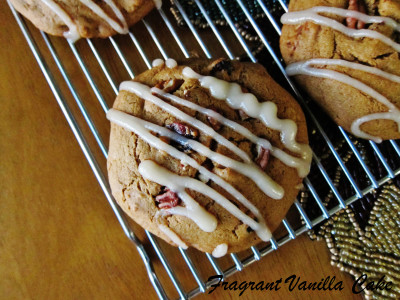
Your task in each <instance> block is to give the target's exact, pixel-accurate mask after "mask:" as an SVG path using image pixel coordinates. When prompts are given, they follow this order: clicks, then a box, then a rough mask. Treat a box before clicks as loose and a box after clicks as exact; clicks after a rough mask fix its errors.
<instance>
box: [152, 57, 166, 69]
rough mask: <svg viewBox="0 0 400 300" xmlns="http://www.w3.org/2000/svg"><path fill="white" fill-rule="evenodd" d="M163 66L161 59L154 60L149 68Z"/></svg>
mask: <svg viewBox="0 0 400 300" xmlns="http://www.w3.org/2000/svg"><path fill="white" fill-rule="evenodd" d="M163 64H164V60H163V59H161V58H156V59H155V60H153V62H152V63H151V66H152V67H153V68H154V67H158V66H161V65H163Z"/></svg>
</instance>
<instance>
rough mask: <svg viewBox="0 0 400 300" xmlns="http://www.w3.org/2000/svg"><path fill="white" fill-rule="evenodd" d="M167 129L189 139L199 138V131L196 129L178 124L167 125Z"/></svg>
mask: <svg viewBox="0 0 400 300" xmlns="http://www.w3.org/2000/svg"><path fill="white" fill-rule="evenodd" d="M167 128H169V129H172V130H173V131H175V132H176V133H178V134H180V135H183V136H184V137H187V138H190V139H197V138H198V137H199V131H198V130H197V129H195V128H192V127H190V126H188V125H186V124H183V123H180V122H174V123H171V124H169V125H167Z"/></svg>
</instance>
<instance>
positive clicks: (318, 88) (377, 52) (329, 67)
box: [280, 0, 400, 142]
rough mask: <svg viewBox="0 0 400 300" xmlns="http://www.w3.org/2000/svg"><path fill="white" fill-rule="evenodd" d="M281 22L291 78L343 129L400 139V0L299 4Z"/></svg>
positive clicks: (303, 0) (307, 0)
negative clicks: (293, 77)
mask: <svg viewBox="0 0 400 300" xmlns="http://www.w3.org/2000/svg"><path fill="white" fill-rule="evenodd" d="M281 21H282V23H283V24H284V26H283V28H282V36H281V40H280V48H281V53H282V56H283V58H284V60H285V62H286V64H287V66H288V67H287V72H288V74H289V75H291V76H296V77H295V79H296V80H297V81H298V83H299V86H300V87H301V88H303V89H304V90H305V91H306V92H307V93H308V94H309V95H310V96H311V98H312V99H314V100H315V101H316V102H318V103H319V104H320V106H321V107H322V108H323V109H324V110H325V111H326V112H327V113H328V114H329V115H330V116H331V117H332V119H333V120H334V121H335V122H336V123H337V124H338V125H340V126H342V127H343V128H344V129H345V130H347V131H349V132H351V133H353V134H354V135H355V136H357V137H360V138H364V139H370V140H374V141H375V142H381V141H382V140H388V139H398V138H400V130H399V127H400V110H399V108H400V56H399V51H400V44H399V42H400V33H399V30H400V25H399V22H400V2H399V1H398V0H385V1H383V0H379V1H378V0H377V1H372V0H366V1H365V2H364V0H350V1H348V0H332V1H329V2H327V1H324V0H291V1H290V5H289V12H288V13H286V14H284V15H283V16H282V19H281Z"/></svg>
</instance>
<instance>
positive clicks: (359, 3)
mask: <svg viewBox="0 0 400 300" xmlns="http://www.w3.org/2000/svg"><path fill="white" fill-rule="evenodd" d="M347 9H348V10H354V11H359V12H361V13H363V14H365V13H366V12H367V8H366V7H365V3H364V0H350V1H349V7H348V8H347ZM346 25H347V27H349V28H352V29H355V28H356V27H357V29H363V28H364V27H365V23H364V22H362V21H360V20H357V19H356V18H351V17H347V18H346Z"/></svg>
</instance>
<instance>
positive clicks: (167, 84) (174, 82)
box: [155, 78, 185, 93]
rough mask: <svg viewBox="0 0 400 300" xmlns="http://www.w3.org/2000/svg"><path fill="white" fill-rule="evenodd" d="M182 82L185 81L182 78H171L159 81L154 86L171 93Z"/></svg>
mask: <svg viewBox="0 0 400 300" xmlns="http://www.w3.org/2000/svg"><path fill="white" fill-rule="evenodd" d="M184 82H185V81H184V80H183V79H176V78H173V79H170V80H165V81H161V82H159V83H157V84H156V86H155V87H156V88H159V89H160V90H164V91H165V92H166V93H173V92H175V91H176V90H178V89H179V88H180V87H181V85H182V84H183V83H184Z"/></svg>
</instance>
